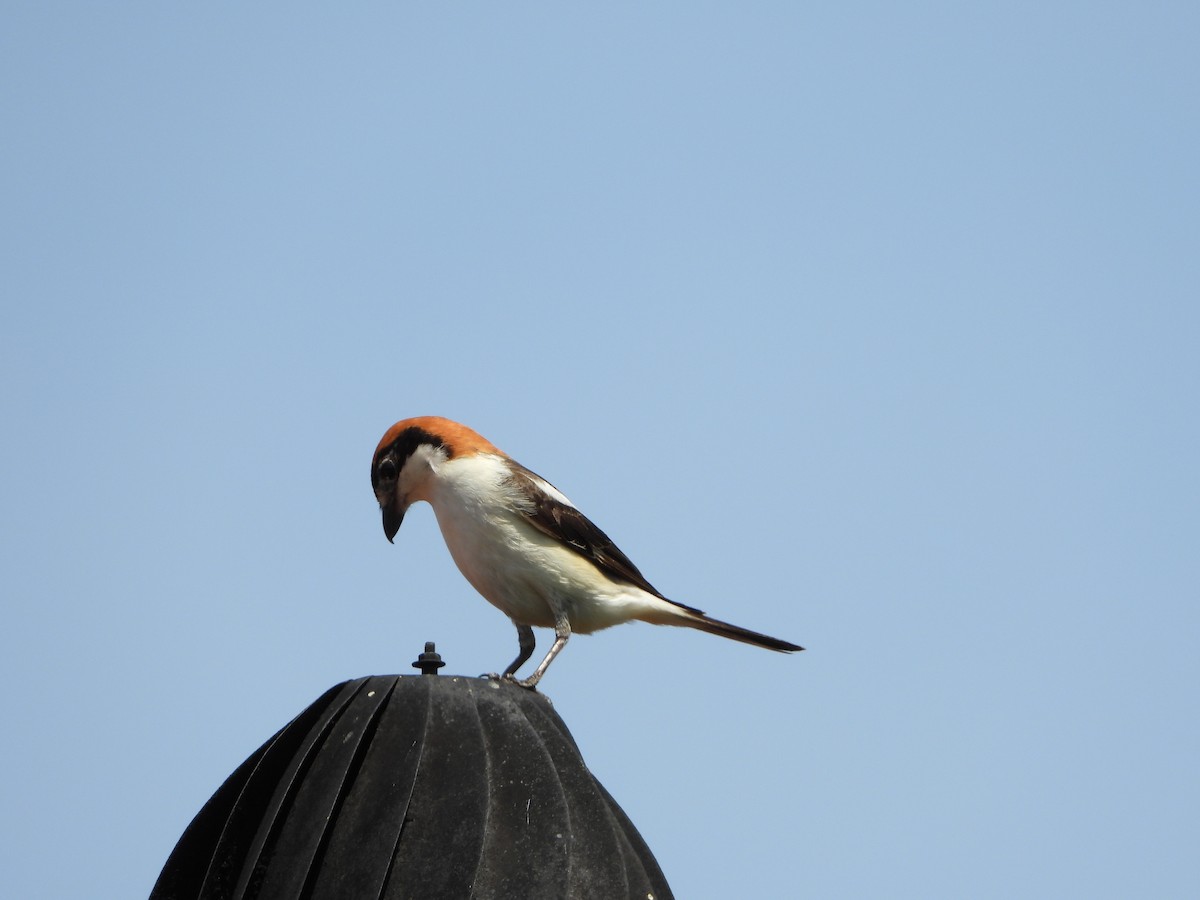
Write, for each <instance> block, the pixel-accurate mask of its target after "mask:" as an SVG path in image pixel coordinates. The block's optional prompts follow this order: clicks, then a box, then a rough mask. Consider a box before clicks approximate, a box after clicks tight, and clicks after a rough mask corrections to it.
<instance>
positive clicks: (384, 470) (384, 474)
mask: <svg viewBox="0 0 1200 900" xmlns="http://www.w3.org/2000/svg"><path fill="white" fill-rule="evenodd" d="M379 477H380V478H381V479H382V480H384V481H392V480H393V479H395V477H396V463H395V462H394V461H392V460H390V459H385V460H383V462H381V463H380V464H379Z"/></svg>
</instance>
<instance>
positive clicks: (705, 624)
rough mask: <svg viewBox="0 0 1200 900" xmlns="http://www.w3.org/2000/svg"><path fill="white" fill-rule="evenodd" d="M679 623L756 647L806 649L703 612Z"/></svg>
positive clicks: (792, 650)
mask: <svg viewBox="0 0 1200 900" xmlns="http://www.w3.org/2000/svg"><path fill="white" fill-rule="evenodd" d="M679 624H680V625H687V626H688V627H689V628H697V629H699V630H700V631H707V632H708V633H709V634H715V635H719V636H720V637H726V638H731V639H733V640H735V641H741V642H742V643H743V644H753V645H754V646H755V647H766V648H767V649H768V650H778V651H779V652H780V653H795V652H796V651H797V650H803V649H804V648H803V647H801V646H800V645H799V644H793V643H792V642H791V641H784V640H780V639H779V638H774V637H771V636H770V635H766V634H760V633H759V632H757V631H751V630H750V629H749V628H742V627H741V626H740V625H730V624H729V623H728V622H722V621H721V620H720V619H710V618H709V617H708V616H706V615H704V614H703V613H700V614H699V615H690V616H687V617H686V618H684V619H682V620H680V622H679Z"/></svg>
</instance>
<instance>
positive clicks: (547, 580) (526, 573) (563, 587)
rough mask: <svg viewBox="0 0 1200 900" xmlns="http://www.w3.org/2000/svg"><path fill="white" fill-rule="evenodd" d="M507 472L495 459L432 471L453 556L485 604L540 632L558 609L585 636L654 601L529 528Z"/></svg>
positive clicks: (435, 501) (434, 501)
mask: <svg viewBox="0 0 1200 900" xmlns="http://www.w3.org/2000/svg"><path fill="white" fill-rule="evenodd" d="M508 474H509V470H508V468H507V464H506V462H505V460H504V459H502V458H500V457H495V456H487V455H477V456H469V457H462V458H459V459H454V460H450V461H448V462H443V463H441V464H440V465H439V466H438V467H437V471H436V473H435V476H434V482H435V484H434V486H433V488H432V490H431V491H430V495H429V502H430V504H431V505H432V506H433V509H434V512H435V514H436V515H437V520H438V525H439V526H440V527H441V530H442V536H443V537H444V538H445V540H446V546H447V547H448V548H449V550H450V555H451V557H453V559H454V562H455V564H456V565H457V566H458V568H459V570H460V571H461V572H462V573H463V575H464V576H465V577H466V579H467V581H469V582H470V583H471V585H472V586H473V587H474V588H475V589H476V590H477V591H479V593H480V594H482V595H483V596H484V598H485V599H487V600H488V602H490V603H491V604H492V605H493V606H496V607H497V608H499V609H500V610H502V611H503V612H504V613H505V614H506V615H508V616H509V617H510V618H511V619H513V620H515V621H517V622H521V623H523V624H526V625H535V626H541V627H553V626H554V612H553V610H554V609H555V608H560V609H562V610H564V611H565V612H566V614H567V617H568V618H569V619H570V621H571V626H572V630H574V631H578V632H581V633H587V632H590V631H595V630H596V629H598V628H605V627H608V626H609V625H615V624H618V623H620V622H626V621H629V619H631V618H634V617H636V615H637V609H638V608H640V607H641V606H642V605H643V604H644V600H648V599H656V598H651V597H650V595H648V594H645V593H643V592H642V591H640V590H638V589H636V588H633V587H632V586H630V585H625V584H620V583H617V582H614V581H613V580H611V579H609V578H608V577H607V576H605V575H604V574H603V573H601V572H600V571H599V570H598V569H597V568H596V567H595V566H594V565H592V563H591V562H589V561H588V560H587V559H585V558H584V557H583V556H581V555H580V554H579V553H577V552H575V551H574V550H571V549H569V548H567V547H565V546H563V545H562V544H560V543H559V542H558V541H556V540H554V539H553V538H551V537H549V536H548V535H546V534H543V533H542V532H540V531H538V530H537V529H536V528H534V527H533V526H532V525H530V524H529V522H528V519H527V517H526V516H525V515H524V514H523V513H522V512H521V511H520V508H521V506H522V505H523V503H524V502H525V501H524V499H523V497H522V496H521V494H520V493H519V488H517V487H516V486H515V485H514V484H513V483H512V482H510V481H509V480H508ZM554 493H555V499H558V500H560V501H561V502H569V501H567V500H566V498H565V497H563V496H562V495H561V494H559V493H558V492H557V491H555V492H554ZM659 602H661V601H659Z"/></svg>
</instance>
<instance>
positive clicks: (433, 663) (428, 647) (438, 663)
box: [412, 641, 445, 675]
mask: <svg viewBox="0 0 1200 900" xmlns="http://www.w3.org/2000/svg"><path fill="white" fill-rule="evenodd" d="M444 665H445V663H444V662H442V656H441V654H440V653H438V652H436V651H435V650H434V649H433V641H426V642H425V652H424V653H422V654H421V655H420V656H418V657H417V661H416V662H415V663H413V664H412V667H413V668H414V669H420V670H421V674H422V675H436V674H437V673H438V669H440V668H441V667H442V666H444Z"/></svg>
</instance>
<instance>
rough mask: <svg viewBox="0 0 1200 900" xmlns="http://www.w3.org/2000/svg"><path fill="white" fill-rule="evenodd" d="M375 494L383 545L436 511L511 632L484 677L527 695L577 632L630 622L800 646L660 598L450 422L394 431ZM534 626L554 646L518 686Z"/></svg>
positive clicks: (529, 477)
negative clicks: (502, 662) (423, 513)
mask: <svg viewBox="0 0 1200 900" xmlns="http://www.w3.org/2000/svg"><path fill="white" fill-rule="evenodd" d="M371 488H372V489H373V491H374V493H375V499H376V500H377V501H378V502H379V508H380V510H381V512H382V514H383V533H384V535H386V537H387V539H388V541H389V542H393V543H394V538H395V537H396V534H397V532H398V531H399V530H400V525H401V523H402V522H403V521H404V515H405V513H406V512H407V511H408V508H409V507H410V506H411V505H412V504H414V503H418V502H421V501H424V502H426V503H428V504H429V505H430V506H432V507H433V511H434V514H435V516H436V517H437V522H438V526H439V527H440V529H441V532H442V536H443V538H444V539H445V541H446V546H447V548H448V549H449V551H450V556H451V557H452V558H453V560H454V562H455V564H456V565H457V566H458V569H459V571H461V572H462V574H463V576H464V577H465V578H466V579H467V581H468V582H470V584H471V585H472V586H473V587H474V588H475V590H476V591H478V592H479V593H480V594H481V595H482V596H483V597H484V599H486V600H487V601H488V602H489V603H491V604H492V605H493V606H495V607H497V608H498V609H499V610H500V611H501V612H503V613H504V614H505V615H507V616H508V617H509V619H511V620H512V623H513V624H514V625H515V626H516V628H517V643H518V648H519V652H518V654H517V657H516V659H514V660H513V661H512V663H511V664H509V666H508V667H507V668H506V669H505V670H504V671H503V672H502V673H501V674H499V675H495V674H493V675H491V676H490V677H492V678H495V679H497V680H506V681H512V682H515V683H516V684H518V685H520V686H522V687H525V688H531V689H534V688H536V686H537V684H538V682H539V681H540V680H541V679H542V677H543V676H544V675H545V674H546V670H547V669H548V668H549V667H550V663H551V662H553V661H554V658H555V657H556V656H558V654H559V653H560V652H562V649H563V647H565V646H566V644H567V641H568V639H569V638H570V637H571V635H572V634H575V633H579V634H590V633H592V632H595V631H599V630H600V629H602V628H608V627H610V626H612V625H619V624H623V623H625V622H631V621H635V620H638V621H642V622H649V623H652V624H654V625H678V626H684V627H687V628H695V629H699V630H700V631H705V632H708V633H709V634H715V635H719V636H721V637H726V638H731V639H733V640H735V641H741V642H743V643H746V644H752V645H754V646H757V647H765V648H767V649H770V650H777V651H779V652H781V653H792V652H794V651H797V650H803V649H804V648H803V647H801V646H800V645H798V644H793V643H791V642H790V641H784V640H780V639H779V638H774V637H770V636H768V635H765V634H760V633H759V632H757V631H750V630H749V629H747V628H742V627H740V626H738V625H731V624H730V623H728V622H722V621H720V620H719V619H714V618H711V617H710V616H708V615H706V614H705V613H704V612H702V611H701V610H699V609H696V608H695V607H692V606H686V605H684V604H682V603H678V602H676V601H674V600H669V599H667V597H665V596H663V594H662V593H660V592H659V591H658V590H657V589H656V588H654V587H653V586H652V585H651V584H650V582H649V581H647V580H646V578H645V576H643V575H642V573H641V572H640V571H639V570H638V568H637V567H636V566H635V565H634V564H633V563H632V562H631V561H630V560H629V557H627V556H626V555H625V554H624V553H622V552H621V550H620V549H618V547H617V545H616V544H614V543H613V542H612V540H610V539H609V537H608V535H606V534H605V533H604V532H603V531H601V530H600V529H599V528H598V527H596V526H595V525H594V524H592V521H591V520H590V519H588V518H587V516H585V515H584V514H583V513H582V512H580V511H579V509H578V508H576V506H575V504H573V503H572V502H571V501H570V500H568V499H567V497H566V495H564V494H563V493H562V492H561V491H560V490H559V489H558V488H556V487H555V486H554V485H552V484H551V483H550V482H549V481H547V480H546V479H544V478H542V477H541V476H540V475H537V474H535V473H534V472H532V471H530V470H529V469H527V468H525V467H524V466H523V465H521V464H520V463H518V462H517V461H516V460H515V459H513V458H512V457H510V456H509V455H508V454H507V453H505V452H504V451H502V450H500V449H499V448H498V447H497V446H496V445H495V444H493V443H492V442H491V441H489V440H487V438H485V437H483V436H482V435H481V434H479V433H477V432H475V431H473V430H472V429H470V428H468V427H467V426H466V425H461V424H459V423H458V422H454V421H451V420H450V419H445V418H442V417H440V416H417V417H415V418H408V419H402V420H400V421H399V422H397V423H396V424H394V425H393V426H392V427H391V428H389V429H388V430H387V431H386V432H385V433H384V435H383V438H382V439H381V440H380V441H379V444H378V446H377V447H376V449H375V455H374V457H373V458H372V460H371ZM534 627H544V628H553V629H554V643H553V645H552V646H551V647H550V650H549V652H548V653H547V654H546V656H545V658H543V659H542V661H541V662H540V663H539V664H538V666H537V668H536V669H535V670H534V672H533V674H532V675H530V676H529V677H528V678H525V679H518V678H517V677H516V672H517V670H518V669H520V668H521V666H523V665H524V664H525V663H526V662H527V661H528V660H529V658H530V657H531V656H532V655H533V651H534V649H535V646H536V640H535V638H534V634H533V628H534Z"/></svg>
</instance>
